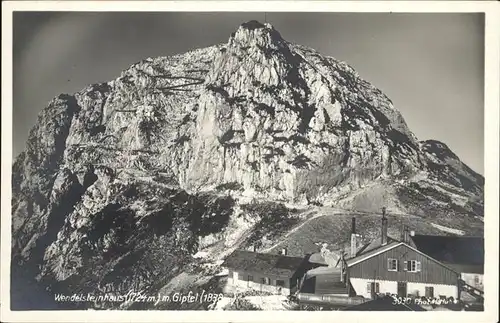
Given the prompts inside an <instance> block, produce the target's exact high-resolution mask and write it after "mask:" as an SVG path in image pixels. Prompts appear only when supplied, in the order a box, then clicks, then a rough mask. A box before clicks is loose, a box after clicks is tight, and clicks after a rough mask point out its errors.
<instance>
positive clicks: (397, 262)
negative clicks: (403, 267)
mask: <svg viewBox="0 0 500 323" xmlns="http://www.w3.org/2000/svg"><path fill="white" fill-rule="evenodd" d="M396 271H399V260H397V259H396Z"/></svg>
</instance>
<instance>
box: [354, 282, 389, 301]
mask: <svg viewBox="0 0 500 323" xmlns="http://www.w3.org/2000/svg"><path fill="white" fill-rule="evenodd" d="M350 280H351V285H352V287H353V288H354V290H355V291H356V295H361V296H363V297H366V298H370V297H371V293H370V291H369V290H368V288H367V286H368V284H369V283H373V282H375V283H378V284H379V293H381V294H385V293H391V294H396V293H397V291H398V283H397V282H395V281H388V280H373V279H365V278H351V279H350Z"/></svg>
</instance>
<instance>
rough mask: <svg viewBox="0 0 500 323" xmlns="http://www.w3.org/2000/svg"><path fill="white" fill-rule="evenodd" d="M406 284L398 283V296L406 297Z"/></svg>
mask: <svg viewBox="0 0 500 323" xmlns="http://www.w3.org/2000/svg"><path fill="white" fill-rule="evenodd" d="M406 285H407V284H406V282H398V296H400V297H406V293H407V291H406V287H407V286H406Z"/></svg>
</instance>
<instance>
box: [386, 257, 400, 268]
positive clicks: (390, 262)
mask: <svg viewBox="0 0 500 323" xmlns="http://www.w3.org/2000/svg"><path fill="white" fill-rule="evenodd" d="M387 270H389V271H398V260H397V259H393V258H389V259H387Z"/></svg>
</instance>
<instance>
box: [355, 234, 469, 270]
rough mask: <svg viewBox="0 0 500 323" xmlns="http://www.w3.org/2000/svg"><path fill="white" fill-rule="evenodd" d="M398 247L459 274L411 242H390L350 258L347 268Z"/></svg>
mask: <svg viewBox="0 0 500 323" xmlns="http://www.w3.org/2000/svg"><path fill="white" fill-rule="evenodd" d="M400 245H405V246H406V247H407V248H410V249H411V250H413V251H416V252H418V253H419V254H421V255H423V256H425V257H427V258H429V259H431V260H433V261H434V262H436V263H438V264H439V265H441V266H443V267H445V268H447V269H449V270H451V271H453V272H455V273H457V274H458V273H459V272H460V271H458V270H456V269H454V268H453V267H452V266H450V265H448V264H445V263H442V262H441V261H439V260H437V259H434V258H433V257H431V256H429V255H428V254H426V253H424V252H422V251H420V250H418V249H417V248H415V247H414V246H413V243H411V242H410V243H404V242H401V241H392V242H391V243H388V244H386V245H383V246H380V247H378V248H375V249H372V250H371V251H368V252H366V253H363V254H361V255H359V256H356V257H354V258H351V259H347V261H346V263H347V267H350V266H352V265H355V264H357V263H359V262H362V261H364V260H366V259H368V258H371V257H374V256H376V255H378V254H381V253H384V252H386V251H388V250H391V249H393V248H396V247H397V246H400Z"/></svg>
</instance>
